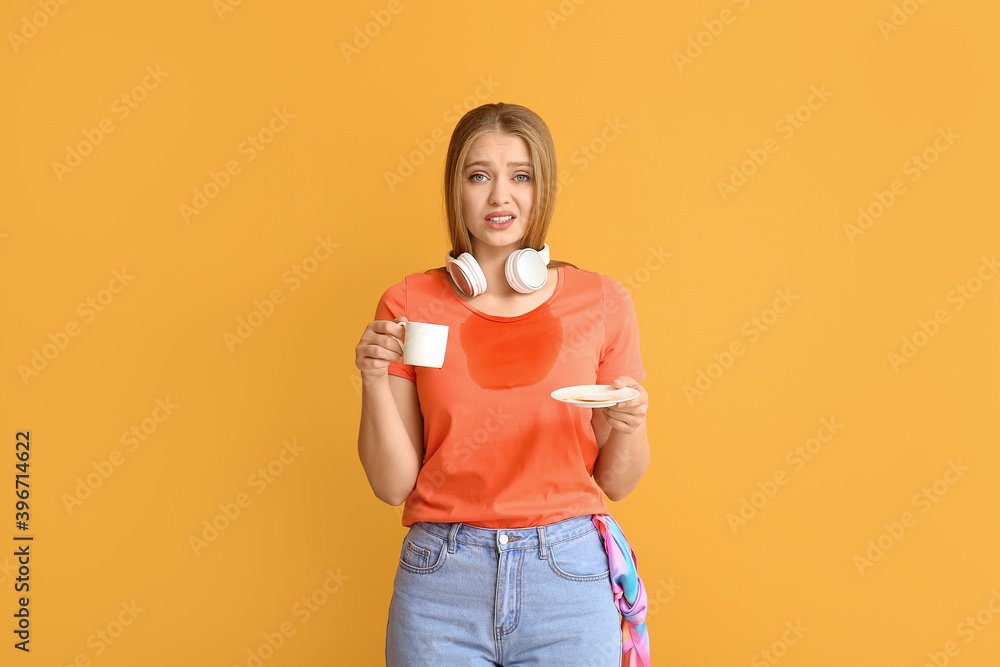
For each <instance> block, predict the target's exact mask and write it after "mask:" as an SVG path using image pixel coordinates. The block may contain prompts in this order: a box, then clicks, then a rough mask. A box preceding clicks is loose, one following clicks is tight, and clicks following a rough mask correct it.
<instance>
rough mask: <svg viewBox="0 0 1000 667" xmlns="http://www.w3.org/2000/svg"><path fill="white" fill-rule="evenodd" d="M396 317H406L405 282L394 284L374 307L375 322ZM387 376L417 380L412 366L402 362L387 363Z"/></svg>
mask: <svg viewBox="0 0 1000 667" xmlns="http://www.w3.org/2000/svg"><path fill="white" fill-rule="evenodd" d="M397 317H406V280H403V281H401V282H399V283H396V284H395V285H393V286H392V287H390V288H389V289H387V290H386V291H385V292H384V293H383V294H382V298H381V299H379V301H378V306H376V307H375V319H376V320H390V321H391V320H394V319H396V318H397ZM389 374H390V375H396V376H398V377H401V378H406V379H407V380H413V381H414V382H415V381H416V379H417V373H416V371H415V370H414V369H413V366H410V365H409V364H404V363H403V362H402V361H391V362H389Z"/></svg>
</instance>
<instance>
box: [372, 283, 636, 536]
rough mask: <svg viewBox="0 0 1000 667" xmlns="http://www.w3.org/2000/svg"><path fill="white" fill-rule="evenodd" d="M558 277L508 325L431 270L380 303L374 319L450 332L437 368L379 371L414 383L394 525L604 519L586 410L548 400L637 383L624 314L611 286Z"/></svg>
mask: <svg viewBox="0 0 1000 667" xmlns="http://www.w3.org/2000/svg"><path fill="white" fill-rule="evenodd" d="M557 270H558V283H557V285H556V289H555V292H554V293H553V294H552V296H551V297H550V298H549V299H548V300H547V301H546V302H545V303H543V304H542V305H540V306H538V307H537V308H535V309H534V310H532V311H531V312H528V313H525V314H524V315H518V316H516V317H498V316H495V315H487V314H485V313H481V312H479V311H478V310H476V309H475V308H474V307H472V306H471V305H470V304H469V303H467V302H466V301H464V300H462V299H461V298H460V297H459V296H458V295H457V294H455V292H454V291H453V290H452V288H451V286H450V285H449V283H448V281H449V280H450V279H449V277H448V275H447V273H446V272H445V271H443V270H440V269H433V270H430V271H427V272H426V273H422V274H413V275H410V276H407V277H406V278H404V279H403V281H402V282H400V283H398V284H396V285H393V286H392V287H390V288H389V289H388V290H386V292H385V294H383V295H382V298H381V300H380V301H379V304H378V308H377V309H376V312H375V319H378V320H392V319H395V318H396V317H400V316H405V317H406V318H407V319H408V320H410V321H413V322H431V323H434V324H446V325H448V327H449V330H448V346H447V351H446V353H445V359H444V365H443V367H442V368H425V367H422V366H410V365H407V364H403V363H402V362H396V363H392V364H391V365H390V366H389V373H391V374H392V375H397V376H399V377H403V378H408V379H410V380H413V381H414V382H416V384H417V396H418V398H419V401H420V412H421V414H422V415H423V420H424V463H423V466H422V467H421V469H420V472H419V474H418V475H417V482H416V486H415V487H414V489H413V491H412V492H411V493H410V495H409V497H408V498H407V499H406V506H405V507H404V509H403V518H402V523H403V525H404V526H410V525H412V524H413V522H415V521H438V522H456V521H460V522H463V523H468V524H472V525H476V526H482V527H484V528H517V527H528V526H537V525H543V524H548V523H551V522H553V521H560V520H562V519H567V518H569V517H573V516H580V515H584V514H605V513H607V511H608V510H607V506H606V505H605V503H604V496H603V494H602V492H601V489H600V487H599V486H598V485H597V483H596V482H595V481H594V479H593V477H592V476H591V475H592V474H593V471H594V462H595V461H596V459H597V454H598V448H597V440H596V438H595V437H594V430H593V427H592V426H591V423H590V418H591V415H592V410H591V409H588V408H580V407H576V406H573V405H569V404H567V403H562V402H560V401H556V400H555V399H553V398H552V397H550V396H549V394H550V393H551V392H552V391H554V390H556V389H559V388H561V387H568V386H574V385H584V384H610V383H611V381H612V380H613V379H614V378H616V377H618V376H619V375H630V376H632V377H633V378H635V379H636V380H641V379H643V378H644V377H645V376H646V373H645V371H644V370H643V367H642V360H641V358H640V356H639V331H638V325H637V323H636V318H635V309H634V308H633V306H632V300H631V299H630V298H629V295H628V292H626V291H625V288H624V287H622V286H621V285H620V284H619V283H617V282H616V281H614V280H612V279H611V278H608V277H607V276H603V275H600V274H598V273H593V272H591V271H583V270H580V269H575V268H573V267H570V266H560V267H559V268H558V269H557Z"/></svg>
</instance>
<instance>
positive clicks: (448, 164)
mask: <svg viewBox="0 0 1000 667" xmlns="http://www.w3.org/2000/svg"><path fill="white" fill-rule="evenodd" d="M494 132H500V133H503V134H510V135H513V136H515V137H520V138H521V139H524V142H525V143H526V144H528V154H529V155H530V156H531V157H530V160H531V174H532V181H533V182H534V186H535V193H534V204H533V205H532V210H531V218H530V219H529V221H528V228H527V230H526V231H525V234H524V238H522V239H521V247H523V248H534V249H535V250H541V249H542V245H543V244H544V243H545V236H546V234H547V233H548V231H549V224H550V223H551V222H552V212H553V210H554V208H555V203H556V179H557V177H558V172H557V171H556V150H555V145H554V144H553V143H552V135H551V134H550V133H549V128H548V126H547V125H546V124H545V121H543V120H542V119H541V117H539V115H538V114H536V113H535V112H534V111H532V110H531V109H528V108H526V107H523V106H521V105H519V104H504V103H503V102H497V103H496V104H484V105H482V106H479V107H476V108H475V109H472V110H471V111H469V112H468V113H466V114H465V115H464V116H462V118H461V119H460V120H459V121H458V124H457V125H456V126H455V129H454V131H452V133H451V142H450V143H449V144H448V154H447V156H446V157H445V166H444V205H445V212H446V214H447V216H448V235H449V238H450V240H451V252H452V256H453V257H458V256H459V255H460V254H462V253H463V252H472V239H470V238H469V229H468V227H466V225H465V215H464V212H463V211H462V185H463V183H464V182H465V179H464V178H463V176H462V173H463V167H464V165H465V158H466V156H467V155H468V154H469V149H470V148H471V146H472V144H473V142H475V141H476V139H479V138H480V137H482V136H485V135H488V134H493V133H494ZM564 263H565V262H557V261H554V262H551V263H550V264H549V266H558V265H560V264H564Z"/></svg>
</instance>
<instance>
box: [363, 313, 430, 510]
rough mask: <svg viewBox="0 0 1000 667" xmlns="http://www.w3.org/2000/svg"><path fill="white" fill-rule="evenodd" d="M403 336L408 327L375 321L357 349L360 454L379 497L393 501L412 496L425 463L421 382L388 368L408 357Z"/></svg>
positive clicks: (402, 500)
mask: <svg viewBox="0 0 1000 667" xmlns="http://www.w3.org/2000/svg"><path fill="white" fill-rule="evenodd" d="M400 319H402V318H400ZM402 336H403V327H401V326H399V324H397V323H395V322H388V321H384V320H382V321H375V322H372V323H371V324H369V325H368V328H367V329H366V330H365V334H364V336H362V338H361V342H360V343H359V344H358V348H357V353H356V363H357V366H358V368H359V369H360V370H361V426H360V428H359V430H358V456H359V457H360V459H361V465H362V466H363V467H364V469H365V474H366V475H367V476H368V483H369V484H370V485H371V487H372V491H374V492H375V496H376V497H377V498H378V499H379V500H381V501H383V502H386V503H388V504H390V505H400V504H402V503H403V502H404V501H405V500H406V498H407V496H409V495H410V491H412V490H413V487H414V485H415V484H416V481H417V473H419V472H420V468H421V466H422V465H423V461H424V424H423V418H422V417H421V415H420V402H419V400H418V398H417V387H416V384H415V383H414V382H413V381H411V380H408V379H406V378H401V377H397V376H395V375H389V373H388V371H387V369H388V367H389V362H390V361H399V360H400V359H401V358H402V354H401V349H400V347H399V342H398V340H396V337H402Z"/></svg>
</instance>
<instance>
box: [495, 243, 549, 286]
mask: <svg viewBox="0 0 1000 667" xmlns="http://www.w3.org/2000/svg"><path fill="white" fill-rule="evenodd" d="M547 250H548V246H545V251H547ZM547 254H548V253H547V252H544V254H543V253H541V252H538V251H537V250H535V249H533V248H522V249H521V250H516V251H514V252H513V253H511V255H510V257H508V258H507V262H506V263H505V264H504V274H505V275H506V276H507V282H508V283H510V286H511V287H513V288H514V290H515V291H517V292H520V293H521V294H530V293H531V292H534V291H536V290H539V289H541V288H542V287H544V286H545V282H546V280H548V277H549V275H548V274H549V272H548V270H547V269H546V266H547V265H548V261H547V257H546V255H547Z"/></svg>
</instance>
